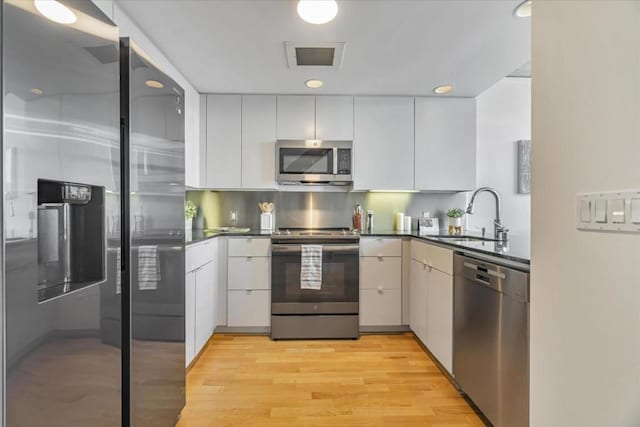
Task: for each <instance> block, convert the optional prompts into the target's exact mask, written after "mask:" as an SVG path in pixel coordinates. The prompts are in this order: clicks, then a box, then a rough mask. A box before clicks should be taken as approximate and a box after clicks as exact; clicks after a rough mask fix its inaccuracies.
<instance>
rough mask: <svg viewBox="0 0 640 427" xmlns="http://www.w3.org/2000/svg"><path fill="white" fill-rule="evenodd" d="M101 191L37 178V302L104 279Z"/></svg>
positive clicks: (100, 188)
mask: <svg viewBox="0 0 640 427" xmlns="http://www.w3.org/2000/svg"><path fill="white" fill-rule="evenodd" d="M104 193H105V190H104V187H99V186H95V185H89V184H78V183H71V182H59V181H49V180H44V179H39V180H38V279H39V280H38V286H37V288H38V301H39V302H42V301H46V300H49V299H51V298H55V297H58V296H60V295H64V294H67V293H69V292H73V291H77V290H79V289H82V288H85V287H87V286H91V285H95V284H97V283H101V282H104V281H105V279H106V235H105V208H104V206H105V200H104V197H105V194H104Z"/></svg>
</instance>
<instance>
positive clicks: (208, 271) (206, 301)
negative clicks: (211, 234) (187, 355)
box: [195, 262, 217, 354]
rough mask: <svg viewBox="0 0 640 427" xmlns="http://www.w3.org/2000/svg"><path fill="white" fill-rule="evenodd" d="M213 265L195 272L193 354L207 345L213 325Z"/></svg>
mask: <svg viewBox="0 0 640 427" xmlns="http://www.w3.org/2000/svg"><path fill="white" fill-rule="evenodd" d="M216 274H217V273H216V268H215V263H213V262H210V263H208V264H205V265H204V266H202V267H201V268H200V270H198V271H197V272H196V328H195V330H196V332H195V335H196V338H195V343H196V345H195V353H196V354H198V352H200V350H201V349H202V347H204V345H205V344H206V343H207V341H208V340H209V338H211V334H212V333H213V328H214V325H215V302H216V301H215V277H216Z"/></svg>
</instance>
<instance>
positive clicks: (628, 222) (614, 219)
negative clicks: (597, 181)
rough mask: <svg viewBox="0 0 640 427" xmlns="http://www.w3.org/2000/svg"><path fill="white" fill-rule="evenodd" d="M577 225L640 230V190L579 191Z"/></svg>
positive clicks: (627, 231)
mask: <svg viewBox="0 0 640 427" xmlns="http://www.w3.org/2000/svg"><path fill="white" fill-rule="evenodd" d="M576 223H577V226H576V228H577V229H578V230H584V231H609V232H623V233H640V190H632V191H611V192H602V193H581V194H577V195H576Z"/></svg>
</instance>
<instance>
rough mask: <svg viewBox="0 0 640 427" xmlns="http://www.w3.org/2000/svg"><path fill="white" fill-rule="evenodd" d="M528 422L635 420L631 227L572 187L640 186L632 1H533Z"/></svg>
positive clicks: (639, 13)
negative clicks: (594, 210) (580, 209)
mask: <svg viewBox="0 0 640 427" xmlns="http://www.w3.org/2000/svg"><path fill="white" fill-rule="evenodd" d="M533 4H534V6H533V55H532V64H533V79H532V80H533V135H532V136H533V189H532V208H533V211H532V237H533V242H532V276H531V426H532V427H556V426H558V427H566V426H581V427H590V426H593V427H601V426H616V427H617V426H629V427H631V426H639V425H640V267H639V265H640V235H637V234H636V235H631V234H627V235H625V234H612V233H594V232H579V231H577V230H576V228H575V225H576V224H575V195H576V193H579V192H589V191H598V190H618V189H640V167H639V162H640V2H637V1H613V0H607V1H588V2H576V1H573V0H565V1H560V0H556V1H553V2H551V1H549V2H545V1H542V2H540V1H534V2H533Z"/></svg>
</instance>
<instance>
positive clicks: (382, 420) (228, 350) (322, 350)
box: [178, 333, 484, 427]
mask: <svg viewBox="0 0 640 427" xmlns="http://www.w3.org/2000/svg"><path fill="white" fill-rule="evenodd" d="M329 425H330V426H382V425H384V426H442V427H444V426H448V427H451V426H460V427H462V426H483V425H484V424H483V423H482V421H481V420H480V419H479V418H478V416H477V415H476V414H475V413H474V411H473V410H472V409H471V407H469V405H468V404H467V403H466V402H465V400H464V399H462V397H460V395H459V394H458V392H457V391H456V390H455V388H454V387H453V386H452V385H451V384H450V383H449V381H448V380H447V379H446V378H445V376H444V375H443V374H442V373H441V372H440V371H439V370H438V368H437V367H436V365H435V364H434V363H433V361H431V359H429V357H428V356H427V354H426V353H425V352H424V351H423V350H422V348H421V347H420V346H419V345H418V344H417V343H416V341H415V340H414V338H413V335H412V334H410V333H407V334H401V335H365V336H363V337H361V339H360V340H358V341H277V342H274V341H271V340H270V339H269V338H268V337H264V336H237V335H216V336H214V338H213V339H212V340H211V341H210V343H209V346H208V347H207V348H206V350H205V351H204V353H203V354H202V356H201V357H200V360H198V362H197V363H196V364H195V365H194V366H193V368H192V369H191V371H190V372H189V374H188V376H187V405H186V407H185V409H184V410H183V413H182V417H181V419H180V422H179V423H178V427H200V426H329Z"/></svg>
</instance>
